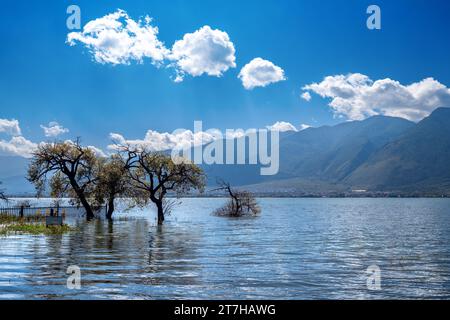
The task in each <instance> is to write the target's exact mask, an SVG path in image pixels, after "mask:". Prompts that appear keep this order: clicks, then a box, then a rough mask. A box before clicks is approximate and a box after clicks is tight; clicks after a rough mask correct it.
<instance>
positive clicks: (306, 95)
mask: <svg viewBox="0 0 450 320" xmlns="http://www.w3.org/2000/svg"><path fill="white" fill-rule="evenodd" d="M300 97H301V98H302V99H303V100H305V101H308V102H309V101H311V98H312V97H311V94H310V93H309V92H308V91H306V92H303V93H302V94H301V95H300Z"/></svg>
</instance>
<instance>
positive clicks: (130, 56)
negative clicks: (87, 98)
mask: <svg viewBox="0 0 450 320" xmlns="http://www.w3.org/2000/svg"><path fill="white" fill-rule="evenodd" d="M151 21H152V19H151V18H150V17H149V16H146V17H145V18H144V19H140V20H138V21H135V20H133V19H131V18H130V17H129V16H128V14H127V13H126V12H125V11H123V10H120V9H119V10H117V11H116V12H114V13H111V14H108V15H106V16H104V17H102V18H98V19H95V20H92V21H89V22H88V23H87V24H86V25H85V26H84V27H83V31H81V32H71V33H69V34H68V35H67V43H68V44H69V45H71V46H74V45H76V44H77V42H79V43H82V44H84V45H85V46H86V48H88V49H89V51H90V52H91V54H92V55H93V56H94V59H95V61H96V62H98V63H102V64H106V63H111V64H114V65H116V64H130V62H132V61H137V62H142V61H143V59H144V58H149V59H150V60H151V62H152V63H153V64H156V65H158V64H160V63H162V61H163V60H164V58H165V56H166V55H167V54H168V53H169V50H168V49H166V48H165V46H164V44H163V43H162V42H161V41H159V40H158V28H157V27H154V26H152V25H151V24H150V23H151Z"/></svg>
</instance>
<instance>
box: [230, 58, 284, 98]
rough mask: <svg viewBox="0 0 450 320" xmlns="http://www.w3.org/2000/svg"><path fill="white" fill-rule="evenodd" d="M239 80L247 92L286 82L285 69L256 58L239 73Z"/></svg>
mask: <svg viewBox="0 0 450 320" xmlns="http://www.w3.org/2000/svg"><path fill="white" fill-rule="evenodd" d="M238 78H239V79H241V81H242V85H243V86H244V88H245V89H247V90H251V89H253V88H256V87H265V86H267V85H269V84H271V83H275V82H279V81H283V80H286V77H285V76H284V70H283V69H281V68H280V67H278V66H276V65H274V64H273V63H272V62H270V61H268V60H264V59H261V58H255V59H253V60H252V61H250V62H249V63H247V64H246V65H245V66H244V67H243V68H242V69H241V72H239V75H238Z"/></svg>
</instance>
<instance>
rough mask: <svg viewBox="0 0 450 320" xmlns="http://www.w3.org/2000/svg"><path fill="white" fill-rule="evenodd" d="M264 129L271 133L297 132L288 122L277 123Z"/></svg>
mask: <svg viewBox="0 0 450 320" xmlns="http://www.w3.org/2000/svg"><path fill="white" fill-rule="evenodd" d="M266 128H267V129H269V130H271V131H280V132H286V131H298V130H297V128H296V127H295V126H294V125H292V124H291V123H289V122H284V121H277V122H275V123H274V124H273V125H271V126H267V127H266Z"/></svg>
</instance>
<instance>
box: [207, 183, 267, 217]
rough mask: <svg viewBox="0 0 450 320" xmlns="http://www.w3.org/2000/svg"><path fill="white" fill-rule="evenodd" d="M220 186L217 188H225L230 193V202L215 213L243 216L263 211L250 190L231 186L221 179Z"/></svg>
mask: <svg viewBox="0 0 450 320" xmlns="http://www.w3.org/2000/svg"><path fill="white" fill-rule="evenodd" d="M218 184H219V188H218V189H215V190H225V191H226V192H227V193H228V195H229V197H230V198H229V200H228V202H227V203H226V204H225V205H224V206H223V207H221V208H219V209H217V210H216V211H215V212H214V213H215V214H216V215H218V216H228V217H242V216H255V215H257V214H258V213H260V212H261V209H260V207H259V205H258V203H257V202H256V199H255V197H254V196H253V194H252V193H250V192H248V191H243V190H242V191H241V190H236V189H233V188H231V186H230V184H229V183H228V182H225V181H219V182H218Z"/></svg>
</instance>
